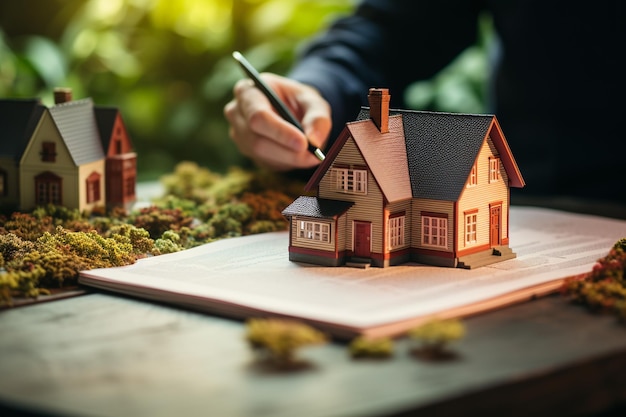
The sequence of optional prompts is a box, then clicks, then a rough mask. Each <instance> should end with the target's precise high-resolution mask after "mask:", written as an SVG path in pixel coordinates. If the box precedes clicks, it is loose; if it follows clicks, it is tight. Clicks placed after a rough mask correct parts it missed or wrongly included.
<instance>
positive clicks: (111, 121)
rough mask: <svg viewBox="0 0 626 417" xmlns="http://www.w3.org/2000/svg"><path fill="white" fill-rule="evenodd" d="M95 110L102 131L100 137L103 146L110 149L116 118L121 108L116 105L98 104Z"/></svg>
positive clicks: (99, 128)
mask: <svg viewBox="0 0 626 417" xmlns="http://www.w3.org/2000/svg"><path fill="white" fill-rule="evenodd" d="M94 111H95V115H96V123H97V125H98V132H99V133H100V139H101V140H102V146H103V147H104V149H109V144H110V142H111V137H112V136H113V127H114V126H115V119H116V118H117V115H118V113H119V110H118V109H117V108H116V107H103V106H96V107H95V108H94Z"/></svg>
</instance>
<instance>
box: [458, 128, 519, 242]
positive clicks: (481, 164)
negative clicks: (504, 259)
mask: <svg viewBox="0 0 626 417" xmlns="http://www.w3.org/2000/svg"><path fill="white" fill-rule="evenodd" d="M493 156H496V157H499V155H498V153H497V150H496V148H495V146H494V144H493V142H492V140H491V138H489V137H488V138H487V140H485V142H484V143H483V146H482V147H481V149H480V152H479V154H478V156H477V158H476V163H477V177H478V178H477V184H476V185H475V186H472V187H467V186H466V187H465V188H464V190H463V192H462V193H461V197H460V199H459V205H458V207H459V209H458V213H457V224H458V230H457V240H456V242H457V248H456V251H459V250H464V249H470V248H473V247H479V246H484V245H487V246H488V245H489V217H490V213H489V204H490V203H495V202H502V210H501V217H502V219H501V230H500V233H501V239H503V240H504V239H507V238H508V212H509V200H508V196H509V190H508V177H507V173H506V170H505V169H504V166H503V165H502V161H500V179H499V180H498V181H497V182H495V183H494V182H492V183H490V182H489V158H490V157H493ZM468 178H469V176H468ZM470 210H478V211H477V213H476V242H475V243H471V244H466V243H465V214H464V213H465V212H467V211H470Z"/></svg>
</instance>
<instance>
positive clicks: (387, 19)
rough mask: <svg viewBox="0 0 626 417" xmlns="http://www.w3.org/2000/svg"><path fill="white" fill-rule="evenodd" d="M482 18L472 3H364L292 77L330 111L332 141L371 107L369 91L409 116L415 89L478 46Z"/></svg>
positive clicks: (313, 48) (313, 45) (310, 48)
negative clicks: (384, 91) (407, 98)
mask: <svg viewBox="0 0 626 417" xmlns="http://www.w3.org/2000/svg"><path fill="white" fill-rule="evenodd" d="M478 13H479V8H478V6H477V5H476V3H475V2H472V1H469V0H436V1H432V0H431V1H420V0H364V1H361V2H360V3H359V4H358V5H357V6H356V8H355V10H354V13H353V14H351V15H349V16H346V17H343V18H340V19H338V20H337V21H335V22H334V23H333V24H332V25H331V26H330V27H329V28H328V30H327V31H325V32H324V33H322V34H320V35H319V36H318V37H316V38H315V39H313V40H312V41H311V42H310V43H309V44H308V45H307V46H306V47H305V48H304V50H303V52H302V54H301V56H300V57H299V60H298V62H297V64H296V65H295V67H294V68H293V69H292V71H291V72H290V74H289V76H290V77H291V78H294V79H296V80H299V81H302V82H304V83H306V84H310V85H312V86H314V87H315V88H317V89H318V90H319V91H320V92H321V94H322V96H323V97H324V98H325V99H326V100H328V102H329V103H330V104H331V107H332V111H333V131H332V133H331V136H330V138H329V139H330V140H331V141H332V140H334V138H335V137H336V136H337V135H338V134H339V132H340V131H341V129H342V128H343V126H344V124H345V123H346V122H348V121H352V120H354V119H355V117H356V115H357V113H358V111H359V109H360V107H361V106H362V105H367V92H368V90H369V88H371V87H381V88H389V91H390V94H391V97H392V98H391V107H392V108H406V106H405V105H404V90H405V88H406V87H407V86H408V85H409V84H411V83H412V82H414V81H417V80H423V79H428V78H430V77H431V76H433V75H434V74H435V73H436V72H437V71H439V70H440V69H442V68H443V67H444V66H445V65H447V64H448V63H449V62H450V61H451V60H452V59H454V58H455V57H456V56H457V55H458V54H459V53H460V52H461V51H463V50H464V49H465V48H466V47H468V46H469V45H472V44H473V43H474V42H475V41H476V35H477V18H478Z"/></svg>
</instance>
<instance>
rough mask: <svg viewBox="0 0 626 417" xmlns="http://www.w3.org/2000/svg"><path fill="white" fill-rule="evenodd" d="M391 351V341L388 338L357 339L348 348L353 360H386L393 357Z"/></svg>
mask: <svg viewBox="0 0 626 417" xmlns="http://www.w3.org/2000/svg"><path fill="white" fill-rule="evenodd" d="M393 349H394V343H393V340H392V339H390V338H388V337H383V338H376V339H370V338H366V337H357V338H355V339H354V340H352V342H350V346H349V351H350V355H351V356H352V357H353V358H387V357H389V356H391V355H393Z"/></svg>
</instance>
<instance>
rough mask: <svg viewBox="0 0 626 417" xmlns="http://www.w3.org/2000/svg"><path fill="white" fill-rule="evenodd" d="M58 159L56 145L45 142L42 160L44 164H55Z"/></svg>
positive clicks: (42, 148) (42, 145)
mask: <svg viewBox="0 0 626 417" xmlns="http://www.w3.org/2000/svg"><path fill="white" fill-rule="evenodd" d="M56 158H57V151H56V143H54V142H43V143H42V144H41V160H42V161H43V162H55V161H56Z"/></svg>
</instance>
